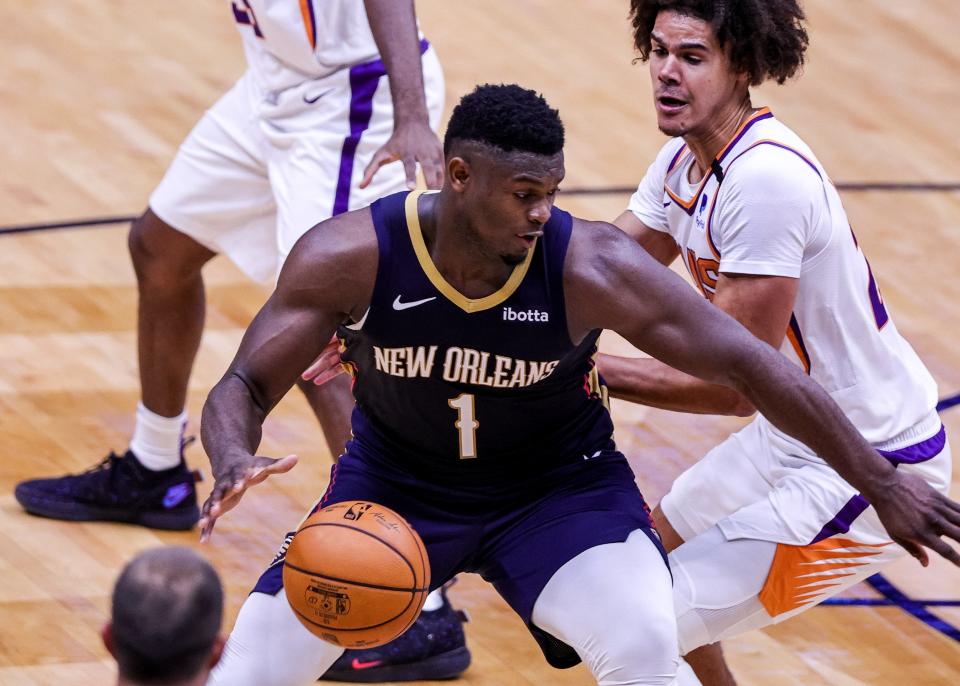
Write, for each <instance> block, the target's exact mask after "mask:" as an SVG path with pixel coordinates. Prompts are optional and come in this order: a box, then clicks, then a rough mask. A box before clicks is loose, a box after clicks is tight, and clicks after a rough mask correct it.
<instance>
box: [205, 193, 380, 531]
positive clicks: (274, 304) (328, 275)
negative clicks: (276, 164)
mask: <svg viewBox="0 0 960 686" xmlns="http://www.w3.org/2000/svg"><path fill="white" fill-rule="evenodd" d="M376 271H377V243H376V235H375V234H374V231H373V224H372V222H371V218H370V211H369V209H364V210H359V211H357V212H351V213H348V214H344V215H340V216H338V217H335V218H333V219H329V220H327V221H325V222H322V223H321V224H318V225H317V226H315V227H314V228H313V229H311V230H310V231H308V232H307V233H306V234H304V236H303V237H302V238H301V239H300V240H299V241H298V242H297V244H296V245H295V246H294V248H293V250H292V251H291V253H290V256H289V257H288V258H287V260H286V262H285V264H284V267H283V271H281V273H280V279H279V281H278V283H277V288H276V290H275V291H274V293H273V295H271V296H270V299H269V300H267V302H266V304H265V305H264V306H263V308H262V309H261V310H260V312H259V313H258V314H257V316H256V318H254V320H253V322H252V323H251V324H250V327H249V328H248V329H247V332H246V333H245V334H244V337H243V341H242V342H241V343H240V348H239V350H238V351H237V355H236V357H235V358H234V360H233V362H232V363H231V364H230V367H229V369H227V372H226V374H224V376H223V378H222V379H221V380H220V382H219V383H218V384H217V385H216V386H214V388H213V390H212V391H210V395H209V397H208V398H207V402H206V404H205V405H204V407H203V417H202V423H201V438H202V440H203V447H204V449H205V450H206V451H207V455H208V456H209V457H210V464H211V467H212V470H213V476H214V479H215V483H214V486H213V490H212V491H211V493H210V497H209V498H207V501H206V502H205V503H204V505H203V513H202V520H201V540H206V539H207V538H209V536H210V533H211V531H212V529H213V525H214V522H215V521H216V519H217V517H219V516H220V515H221V514H223V513H224V512H226V511H227V510H229V509H231V508H232V507H234V506H235V505H236V504H237V502H238V501H239V500H240V498H241V496H242V495H243V493H244V491H245V490H246V489H247V488H249V487H250V486H252V485H255V484H257V483H260V482H261V481H263V480H264V479H266V478H267V477H268V476H270V475H271V474H276V473H280V472H285V471H288V470H289V469H291V468H292V467H293V466H294V464H295V463H296V457H295V456H292V455H291V456H287V457H285V458H283V459H281V460H274V459H271V458H269V457H263V456H258V455H256V450H257V447H258V446H259V444H260V438H261V428H262V424H263V421H264V419H266V416H267V414H268V413H269V412H270V410H272V409H273V407H274V406H275V405H276V404H277V403H278V402H279V401H280V399H281V398H282V397H283V396H284V395H285V394H286V392H287V391H288V390H289V389H290V387H291V386H292V385H293V384H294V383H295V382H296V380H297V377H298V376H299V375H300V372H302V371H303V370H304V369H305V368H306V367H307V366H308V365H309V364H310V362H311V361H312V360H314V359H315V358H316V357H317V355H318V354H319V353H320V351H321V350H322V349H323V348H324V346H325V345H326V344H327V341H329V340H330V337H331V335H332V334H333V332H334V331H335V329H336V327H337V325H338V324H339V323H341V322H342V321H344V320H346V319H350V318H355V319H358V320H359V319H360V318H361V317H362V316H363V312H364V311H365V310H366V308H367V306H368V304H369V301H370V297H371V293H372V292H373V284H374V280H375V278H376Z"/></svg>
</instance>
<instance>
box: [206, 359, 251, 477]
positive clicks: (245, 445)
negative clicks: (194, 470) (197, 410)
mask: <svg viewBox="0 0 960 686" xmlns="http://www.w3.org/2000/svg"><path fill="white" fill-rule="evenodd" d="M266 414H267V413H266V411H265V410H264V409H263V408H262V407H261V406H260V404H259V403H257V402H256V401H255V400H254V398H253V395H252V394H251V392H250V388H249V387H248V386H247V384H246V383H244V381H243V380H242V379H241V378H240V377H239V376H237V375H236V374H233V373H228V374H227V375H226V376H225V377H224V378H223V379H221V381H220V383H218V384H217V385H216V386H214V387H213V390H212V391H210V395H209V396H208V397H207V402H206V403H204V406H203V414H202V418H201V424H200V439H201V442H202V443H203V449H204V450H205V451H206V453H207V455H208V456H209V458H210V464H211V467H212V469H213V473H214V476H216V475H218V474H220V473H221V472H222V471H223V470H224V467H225V466H226V465H228V464H229V463H230V462H231V461H232V460H233V459H234V458H235V457H236V456H244V457H245V456H249V455H253V454H254V453H256V450H257V447H258V446H259V445H260V439H261V437H262V430H263V420H264V419H266Z"/></svg>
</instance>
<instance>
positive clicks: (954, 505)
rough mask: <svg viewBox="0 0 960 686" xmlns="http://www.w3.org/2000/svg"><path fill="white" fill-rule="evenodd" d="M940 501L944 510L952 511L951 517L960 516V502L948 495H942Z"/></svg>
mask: <svg viewBox="0 0 960 686" xmlns="http://www.w3.org/2000/svg"><path fill="white" fill-rule="evenodd" d="M940 503H941V505H942V507H943V510H944V511H945V512H949V513H950V515H951V519H952V518H953V517H960V503H958V502H957V501H955V500H951V499H950V498H948V497H946V496H940Z"/></svg>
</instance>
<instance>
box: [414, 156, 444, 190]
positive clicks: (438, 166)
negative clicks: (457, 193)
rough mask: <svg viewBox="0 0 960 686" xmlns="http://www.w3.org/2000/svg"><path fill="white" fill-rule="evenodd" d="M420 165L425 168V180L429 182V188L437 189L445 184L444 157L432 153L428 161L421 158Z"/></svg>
mask: <svg viewBox="0 0 960 686" xmlns="http://www.w3.org/2000/svg"><path fill="white" fill-rule="evenodd" d="M420 167H421V169H423V180H424V181H426V183H427V188H429V189H431V190H436V189H438V188H440V187H441V186H442V185H443V158H442V157H439V158H438V157H436V156H434V155H431V156H430V157H429V159H427V160H426V161H423V160H421V162H420Z"/></svg>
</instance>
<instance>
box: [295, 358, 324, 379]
mask: <svg viewBox="0 0 960 686" xmlns="http://www.w3.org/2000/svg"><path fill="white" fill-rule="evenodd" d="M322 360H323V355H321V356H320V357H318V358H317V359H315V360H314V361H313V362H312V363H311V364H310V366H309V367H307V368H306V369H304V370H303V373H302V374H301V375H300V378H301V379H303V380H304V381H309V380H310V379H312V378H314V377H315V376H316V375H317V374H319V373H320V371H321V370H322V369H323V366H324V363H323V361H322Z"/></svg>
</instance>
